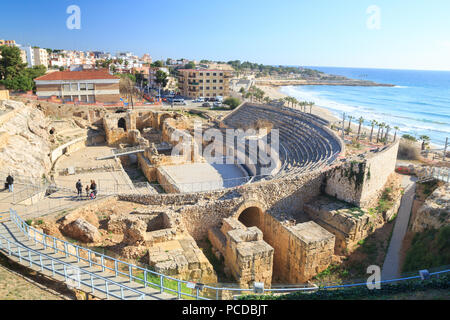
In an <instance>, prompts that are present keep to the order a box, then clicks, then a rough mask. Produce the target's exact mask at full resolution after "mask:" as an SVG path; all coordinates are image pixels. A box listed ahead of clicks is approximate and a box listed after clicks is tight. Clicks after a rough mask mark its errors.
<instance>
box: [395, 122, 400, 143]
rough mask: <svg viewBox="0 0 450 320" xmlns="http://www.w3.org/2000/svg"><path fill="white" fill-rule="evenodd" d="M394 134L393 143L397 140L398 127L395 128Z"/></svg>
mask: <svg viewBox="0 0 450 320" xmlns="http://www.w3.org/2000/svg"><path fill="white" fill-rule="evenodd" d="M394 129H395V133H394V141H395V140H397V131H398V130H399V129H400V128H399V127H397V126H395V127H394Z"/></svg>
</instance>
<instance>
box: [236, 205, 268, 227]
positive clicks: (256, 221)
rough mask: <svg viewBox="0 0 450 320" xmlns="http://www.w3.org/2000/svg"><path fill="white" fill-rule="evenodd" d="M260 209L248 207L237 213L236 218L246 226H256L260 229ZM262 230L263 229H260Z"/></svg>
mask: <svg viewBox="0 0 450 320" xmlns="http://www.w3.org/2000/svg"><path fill="white" fill-rule="evenodd" d="M262 213H263V212H262V209H261V208H259V207H248V208H247V209H245V210H244V211H242V213H241V214H240V215H239V217H238V220H239V221H240V222H241V223H242V224H243V225H244V226H246V227H247V228H250V227H257V228H258V229H261V225H262V221H261V218H262V217H261V215H262ZM261 231H263V230H261Z"/></svg>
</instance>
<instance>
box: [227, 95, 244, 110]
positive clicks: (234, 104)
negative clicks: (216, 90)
mask: <svg viewBox="0 0 450 320" xmlns="http://www.w3.org/2000/svg"><path fill="white" fill-rule="evenodd" d="M223 103H224V104H226V105H228V106H230V109H235V108H237V107H238V106H239V105H240V104H241V100H239V99H238V98H233V97H230V98H227V99H225V101H224V102H223Z"/></svg>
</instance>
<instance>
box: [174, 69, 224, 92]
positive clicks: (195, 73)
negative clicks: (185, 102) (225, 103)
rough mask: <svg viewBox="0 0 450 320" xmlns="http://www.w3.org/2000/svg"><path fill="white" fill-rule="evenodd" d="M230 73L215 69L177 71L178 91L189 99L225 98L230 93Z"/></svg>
mask: <svg viewBox="0 0 450 320" xmlns="http://www.w3.org/2000/svg"><path fill="white" fill-rule="evenodd" d="M231 77H232V73H231V72H230V71H225V70H216V69H180V70H178V89H179V90H180V93H181V95H183V96H185V97H190V98H198V97H204V98H208V97H216V96H222V97H226V96H228V95H229V92H230V78H231Z"/></svg>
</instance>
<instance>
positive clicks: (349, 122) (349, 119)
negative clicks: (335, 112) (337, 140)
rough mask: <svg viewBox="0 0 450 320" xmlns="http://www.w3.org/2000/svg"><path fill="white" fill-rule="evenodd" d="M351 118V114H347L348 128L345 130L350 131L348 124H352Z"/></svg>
mask: <svg viewBox="0 0 450 320" xmlns="http://www.w3.org/2000/svg"><path fill="white" fill-rule="evenodd" d="M352 119H353V116H348V128H347V131H348V132H349V133H350V126H351V124H352Z"/></svg>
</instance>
